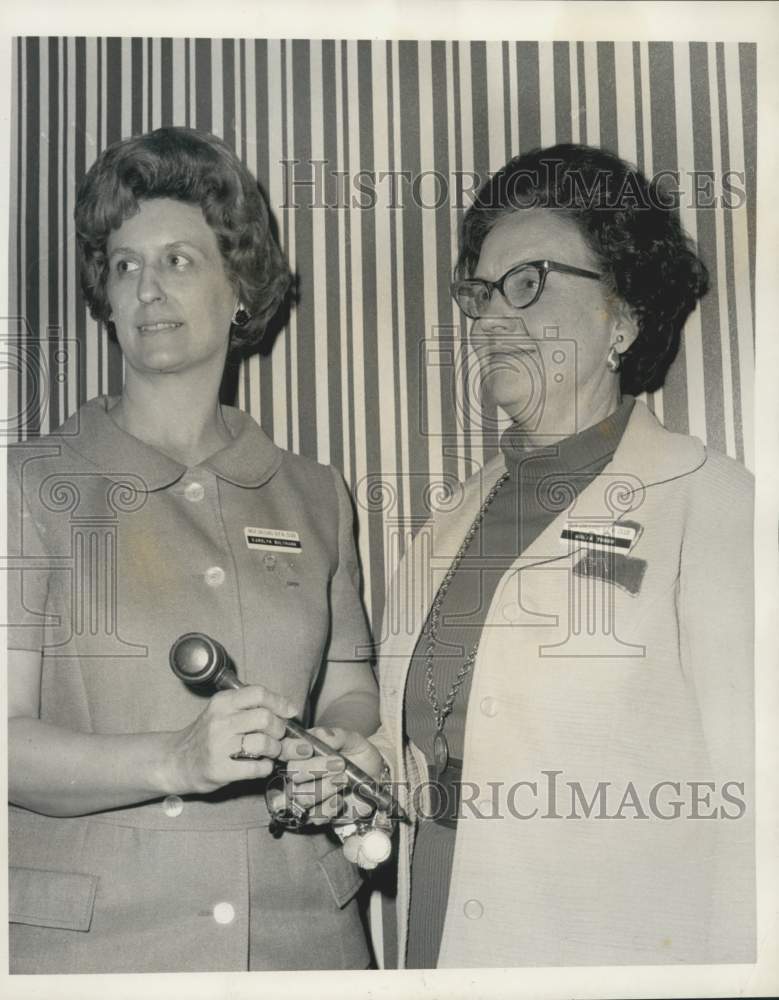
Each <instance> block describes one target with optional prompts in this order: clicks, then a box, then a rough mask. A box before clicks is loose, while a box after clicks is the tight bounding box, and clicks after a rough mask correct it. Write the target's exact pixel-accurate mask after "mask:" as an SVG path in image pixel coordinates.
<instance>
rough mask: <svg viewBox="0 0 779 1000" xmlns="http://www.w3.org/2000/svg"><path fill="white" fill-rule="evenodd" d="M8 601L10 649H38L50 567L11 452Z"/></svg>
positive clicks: (42, 629)
mask: <svg viewBox="0 0 779 1000" xmlns="http://www.w3.org/2000/svg"><path fill="white" fill-rule="evenodd" d="M6 500H7V503H6V511H7V525H6V527H7V535H6V537H7V540H8V544H7V560H6V585H7V588H8V591H7V602H6V616H5V627H4V631H5V633H6V641H7V648H8V649H15V650H28V651H33V652H35V651H39V650H41V649H42V648H43V646H44V644H45V641H46V639H45V631H44V626H45V622H46V616H45V615H46V603H47V598H48V592H49V567H48V565H47V562H48V558H47V552H46V548H45V545H44V543H43V540H42V537H41V532H40V531H39V529H38V526H37V524H36V523H35V520H34V518H33V516H32V514H31V513H30V508H29V505H28V503H27V500H26V498H25V496H24V492H23V489H22V484H21V479H20V476H19V471H18V469H17V467H16V462H15V461H14V460H13V457H12V454H9V456H8V493H7V498H6Z"/></svg>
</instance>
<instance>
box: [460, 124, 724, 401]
mask: <svg viewBox="0 0 779 1000" xmlns="http://www.w3.org/2000/svg"><path fill="white" fill-rule="evenodd" d="M673 195H674V193H673V192H669V190H668V189H667V188H664V187H663V186H662V184H661V183H660V182H659V181H652V182H650V181H648V180H647V179H646V177H644V175H643V174H642V173H641V172H640V171H638V170H637V169H636V168H635V167H632V166H630V164H628V163H626V162H625V161H624V160H621V159H619V157H617V156H615V155H614V154H613V153H609V152H607V151H605V150H603V149H598V148H595V147H592V146H581V145H574V144H570V143H563V144H560V145H557V146H550V147H547V148H545V149H535V150H533V151H532V152H528V153H523V154H522V155H521V156H517V157H515V158H514V159H512V160H510V161H509V162H508V163H507V164H506V165H505V166H504V167H502V168H501V169H500V170H499V171H498V172H497V173H496V174H494V175H493V176H492V177H491V178H490V179H489V180H488V181H487V182H486V183H485V184H484V185H483V186H482V187H481V189H480V190H479V192H478V194H477V196H476V199H475V201H474V203H473V204H472V205H471V207H470V208H469V209H468V211H467V212H466V213H465V217H464V219H463V225H462V234H461V241H460V252H459V257H458V259H457V263H456V265H455V277H456V278H458V279H459V278H469V277H472V276H473V273H474V270H475V268H476V266H477V263H478V260H479V254H480V251H481V246H482V244H483V242H484V240H485V238H486V236H487V234H488V233H489V232H490V230H491V229H492V227H493V226H494V225H495V223H496V222H497V221H498V219H500V218H501V217H503V216H505V215H507V214H509V213H511V212H515V211H521V210H523V209H528V208H534V207H537V208H547V209H552V210H554V211H557V212H560V213H561V214H562V215H564V216H565V217H566V218H568V219H570V220H571V221H572V222H573V223H575V225H576V226H578V228H579V230H580V232H581V233H582V235H583V236H584V238H585V240H586V241H587V244H588V246H589V247H590V249H591V250H592V251H593V253H594V254H595V257H596V259H597V261H598V264H599V269H600V271H601V273H602V275H603V280H604V282H605V283H606V284H607V286H608V287H609V288H610V290H611V291H612V293H613V294H614V295H616V296H617V297H618V298H619V299H621V300H622V301H623V302H624V303H625V304H626V305H627V306H628V307H629V309H630V311H631V313H632V315H633V317H634V319H635V320H636V323H637V325H638V336H637V337H636V339H635V341H634V342H633V344H631V346H630V347H629V348H628V350H627V351H625V353H624V354H623V355H622V365H621V369H620V385H621V389H622V391H623V392H625V393H629V394H631V395H636V394H638V393H641V392H645V391H646V392H652V391H653V390H655V389H658V388H659V387H660V386H661V385H662V384H663V382H664V380H665V376H666V374H667V372H668V369H669V367H670V365H671V362H672V361H673V359H674V358H675V357H676V354H677V352H678V350H679V342H680V338H681V332H682V328H683V326H684V323H685V321H686V319H687V317H688V316H689V315H690V313H691V312H692V311H693V309H694V308H695V305H696V303H697V301H698V299H700V298H701V297H702V296H703V295H704V294H705V293H706V291H707V289H708V284H709V278H708V272H707V270H706V266H705V265H704V263H703V261H702V260H701V259H700V258H699V257H698V255H697V253H696V251H695V247H694V245H693V244H692V241H691V240H690V239H689V237H688V236H687V235H686V234H685V233H684V230H683V229H682V226H681V222H680V220H679V214H678V206H677V205H676V203H675V199H674V196H673ZM563 263H564V262H563Z"/></svg>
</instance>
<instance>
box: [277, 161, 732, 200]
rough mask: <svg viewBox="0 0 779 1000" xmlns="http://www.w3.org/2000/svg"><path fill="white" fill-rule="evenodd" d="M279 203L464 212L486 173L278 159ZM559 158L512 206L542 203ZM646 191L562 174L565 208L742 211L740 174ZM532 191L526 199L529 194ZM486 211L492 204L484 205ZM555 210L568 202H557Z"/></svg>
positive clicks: (530, 178)
mask: <svg viewBox="0 0 779 1000" xmlns="http://www.w3.org/2000/svg"><path fill="white" fill-rule="evenodd" d="M280 163H281V166H282V168H283V192H284V193H283V199H282V202H281V204H280V205H278V206H276V207H278V208H281V209H329V210H333V209H336V210H344V209H357V210H362V211H373V210H375V209H378V208H382V209H390V210H392V211H398V210H399V211H403V210H404V209H407V208H411V207H416V208H423V209H434V210H435V209H440V208H444V207H445V206H448V207H449V208H452V209H456V210H458V211H462V210H465V209H467V208H468V207H469V206H470V205H471V204H472V202H473V201H474V199H475V197H476V194H477V192H478V191H479V190H480V188H481V187H482V185H483V184H484V183H485V181H486V180H487V179H488V178H489V176H490V174H484V175H482V174H479V173H477V172H475V171H473V170H452V171H450V172H448V173H444V172H443V171H440V170H420V171H418V172H413V171H411V170H366V169H361V170H356V171H348V170H334V169H331V168H330V167H329V161H328V160H317V159H305V160H303V159H288V160H281V161H280ZM562 166H563V164H562V162H561V161H560V160H554V159H550V160H547V161H542V173H543V176H541V175H540V172H539V171H524V172H523V171H519V172H518V173H517V174H516V176H514V177H513V178H512V184H513V185H514V192H513V201H514V203H515V206H516V208H533V207H535V206H537V205H542V204H543V202H542V200H541V198H542V196H541V195H539V193H538V192H539V191H542V190H551V189H553V188H555V187H556V188H557V190H561V188H560V187H559V186H558V178H557V175H558V174H559V173H560V171H561V170H562ZM649 180H650V183H649V187H648V188H647V189H644V188H642V187H641V186H640V185H639V184H638V183H637V180H636V178H635V176H633V175H628V176H627V177H626V179H625V181H624V183H623V184H622V185H621V186H620V187H619V188H616V189H615V188H614V187H613V186H612V185H611V183H610V175H609V174H608V173H606V172H603V173H601V174H596V175H595V178H594V179H591V180H590V181H586V180H585V179H584V178H583V177H582V176H579V175H578V174H576V173H575V172H571V173H570V174H568V175H566V177H565V179H564V184H565V187H563V188H562V190H566V189H567V191H568V197H569V199H570V204H571V206H573V205H574V204H576V205H581V204H582V203H583V202H584V203H586V204H588V205H590V206H591V207H597V208H604V209H615V208H623V209H636V208H647V209H649V208H654V209H657V208H659V209H665V210H668V211H678V210H679V209H680V208H682V207H684V208H689V209H720V208H725V209H730V210H735V209H740V208H743V207H744V206H745V205H746V199H747V192H746V174H745V173H744V171H738V170H725V171H714V170H684V171H682V170H661V171H658V172H657V173H656V174H654V175H653V176H652V177H651V178H649ZM527 191H530V192H531V193H530V194H528V193H526V192H527ZM487 207H489V206H487ZM556 207H557V208H565V203H564V202H563V203H561V202H560V200H559V198H558V199H557V200H556Z"/></svg>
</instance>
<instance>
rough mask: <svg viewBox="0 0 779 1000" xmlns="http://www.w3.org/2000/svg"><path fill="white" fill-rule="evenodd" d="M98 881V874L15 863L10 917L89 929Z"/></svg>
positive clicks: (10, 882) (20, 921)
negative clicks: (31, 866) (49, 869)
mask: <svg viewBox="0 0 779 1000" xmlns="http://www.w3.org/2000/svg"><path fill="white" fill-rule="evenodd" d="M97 882H98V876H97V875H84V874H81V873H79V872H57V871H47V870H46V869H41V868H18V867H14V866H11V868H10V869H9V879H8V919H9V920H10V921H11V923H17V924H33V925H34V926H37V927H58V928H61V929H63V930H71V931H88V930H89V927H90V925H91V923H92V912H93V910H94V906H95V893H96V891H97Z"/></svg>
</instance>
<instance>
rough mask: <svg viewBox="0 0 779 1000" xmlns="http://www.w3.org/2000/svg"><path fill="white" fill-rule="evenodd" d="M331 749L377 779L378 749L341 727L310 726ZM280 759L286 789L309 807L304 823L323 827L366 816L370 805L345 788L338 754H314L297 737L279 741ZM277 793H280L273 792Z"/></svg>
mask: <svg viewBox="0 0 779 1000" xmlns="http://www.w3.org/2000/svg"><path fill="white" fill-rule="evenodd" d="M309 732H310V733H311V734H312V735H314V736H317V737H319V739H320V740H323V741H324V742H325V743H327V744H328V745H329V746H331V747H332V748H333V750H334V751H337V752H338V753H341V754H343V755H344V756H346V757H348V758H349V760H350V761H352V762H353V763H355V764H357V765H358V767H361V768H362V769H363V770H364V771H366V772H367V773H368V774H370V775H371V777H374V778H378V777H379V774H380V773H381V769H382V766H383V759H382V757H381V754H380V753H379V751H378V750H377V749H376V748H375V747H374V746H373V745H372V744H371V743H369V742H368V740H366V739H365V737H364V736H361V735H360V734H359V733H355V732H350V731H348V730H345V729H325V728H316V729H310V730H309ZM279 759H280V760H286V761H287V778H288V792H289V794H291V795H292V796H293V797H294V799H295V802H296V803H297V804H298V805H300V806H302V807H303V808H305V809H308V810H309V814H308V817H307V822H309V823H311V824H313V825H314V826H323V825H324V824H326V823H331V822H332V821H333V820H334V819H336V818H342V819H350V818H357V817H360V816H370V815H371V813H372V812H373V806H372V805H371V804H370V803H368V802H366V801H365V800H364V799H362V798H360V796H359V795H356V794H349V793H348V791H347V786H348V778H347V776H346V774H344V762H343V760H341V758H340V757H338V756H336V755H333V756H332V757H323V756H321V755H319V754H316V753H315V752H314V750H313V749H312V747H311V746H310V744H308V743H306V742H305V741H304V740H301V739H300V738H299V737H298V738H297V739H295V738H288V739H285V740H283V741H282V746H281V754H280V755H279ZM277 794H278V795H279V796H281V795H282V793H281V792H278V793H277Z"/></svg>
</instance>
